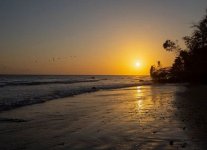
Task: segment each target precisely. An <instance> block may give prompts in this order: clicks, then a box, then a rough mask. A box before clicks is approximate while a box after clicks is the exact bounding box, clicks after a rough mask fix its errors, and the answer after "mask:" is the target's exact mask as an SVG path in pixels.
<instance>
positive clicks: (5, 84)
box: [0, 79, 104, 87]
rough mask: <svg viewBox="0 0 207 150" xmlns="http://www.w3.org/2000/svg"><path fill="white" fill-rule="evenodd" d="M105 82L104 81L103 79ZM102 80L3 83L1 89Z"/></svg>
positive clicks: (0, 84)
mask: <svg viewBox="0 0 207 150" xmlns="http://www.w3.org/2000/svg"><path fill="white" fill-rule="evenodd" d="M102 80H104V79H102ZM98 81H100V80H95V79H88V80H85V79H84V80H68V81H33V82H27V81H20V82H1V83H0V87H6V86H30V85H48V84H74V83H82V82H98Z"/></svg>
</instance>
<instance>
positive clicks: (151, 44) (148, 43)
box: [0, 0, 207, 74]
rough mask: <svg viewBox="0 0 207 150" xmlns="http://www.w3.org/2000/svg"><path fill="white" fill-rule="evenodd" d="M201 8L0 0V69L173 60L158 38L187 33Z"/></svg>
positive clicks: (140, 1)
mask: <svg viewBox="0 0 207 150" xmlns="http://www.w3.org/2000/svg"><path fill="white" fill-rule="evenodd" d="M206 8H207V1H206V0H16V1H15V0H0V20H1V21H0V74H1V73H4V74H149V67H150V65H152V64H155V63H156V61H157V60H160V61H161V63H162V64H163V66H169V65H170V64H171V63H172V61H173V58H174V55H173V54H172V53H167V52H165V51H164V49H163V48H162V43H163V42H164V41H165V40H166V39H173V40H175V39H178V40H179V41H181V38H182V37H183V36H185V35H188V34H190V32H191V28H190V26H191V25H192V24H193V23H196V22H197V21H199V20H200V19H201V18H202V17H203V16H204V14H205V9H206ZM181 44H182V42H181ZM136 61H139V62H140V63H141V66H140V67H139V68H136V67H135V63H136Z"/></svg>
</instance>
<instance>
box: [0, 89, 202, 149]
mask: <svg viewBox="0 0 207 150" xmlns="http://www.w3.org/2000/svg"><path fill="white" fill-rule="evenodd" d="M182 90H184V88H183V87H182V86H176V85H153V86H136V87H132V88H124V89H114V90H105V91H98V92H94V93H88V94H82V95H78V96H75V97H69V98H64V99H59V100H57V101H49V102H46V103H42V104H36V105H31V106H26V107H23V108H18V109H15V110H11V111H6V112H3V113H1V114H0V118H1V120H0V139H1V141H0V149H4V150H7V149H8V150H10V149H139V150H140V149H141V150H142V149H143V150H146V149H188V150H189V149H198V145H196V139H194V140H192V139H191V138H190V137H189V134H188V130H184V129H183V127H185V126H186V125H185V122H183V121H182V120H181V119H180V118H179V117H177V111H178V110H177V107H176V106H175V101H177V100H176V98H177V96H176V93H177V91H182Z"/></svg>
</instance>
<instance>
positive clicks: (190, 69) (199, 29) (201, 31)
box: [150, 11, 207, 82]
mask: <svg viewBox="0 0 207 150" xmlns="http://www.w3.org/2000/svg"><path fill="white" fill-rule="evenodd" d="M193 29H194V30H193V32H192V35H191V36H185V37H183V40H184V42H185V45H186V48H187V49H181V48H180V46H179V45H178V41H176V42H174V41H171V40H166V41H165V42H164V43H163V48H164V49H165V50H166V51H169V52H176V54H177V55H176V58H175V60H174V63H173V65H172V67H171V69H170V71H169V72H168V71H167V70H166V69H163V68H161V67H160V68H159V67H158V69H155V70H153V75H154V76H152V78H153V77H154V79H155V78H156V80H160V79H161V80H163V78H164V77H165V78H166V79H167V81H176V82H177V81H201V82H207V11H206V15H205V16H204V18H203V19H202V20H201V21H200V22H199V23H198V24H196V25H193ZM158 66H160V65H159V63H158ZM151 71H152V70H151V69H150V72H151ZM161 72H162V73H161Z"/></svg>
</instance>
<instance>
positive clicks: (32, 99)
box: [0, 80, 151, 111]
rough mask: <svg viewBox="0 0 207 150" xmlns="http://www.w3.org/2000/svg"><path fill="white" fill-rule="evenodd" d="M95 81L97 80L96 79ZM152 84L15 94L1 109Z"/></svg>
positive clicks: (111, 85) (141, 83)
mask: <svg viewBox="0 0 207 150" xmlns="http://www.w3.org/2000/svg"><path fill="white" fill-rule="evenodd" d="M93 81H94V80H93ZM93 81H92V82H93ZM79 82H80V81H79ZM86 82H87V81H86ZM90 82H91V81H90ZM94 82H96V80H95V81H94ZM55 83H56V82H55ZM150 84H151V82H150V81H145V82H140V83H128V84H108V85H96V86H93V85H88V86H83V87H76V88H74V87H73V88H66V87H62V88H59V89H56V90H54V91H52V92H46V93H44V94H40V95H37V94H36V93H37V92H34V94H33V95H32V96H28V95H26V96H25V97H19V98H18V97H15V96H11V97H7V98H4V101H1V102H0V111H4V110H10V109H14V108H17V107H21V106H26V105H32V104H37V103H42V102H46V101H49V100H53V99H58V98H64V97H70V96H74V95H79V94H84V93H90V92H96V91H99V90H107V89H117V88H126V87H133V86H142V85H150Z"/></svg>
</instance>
